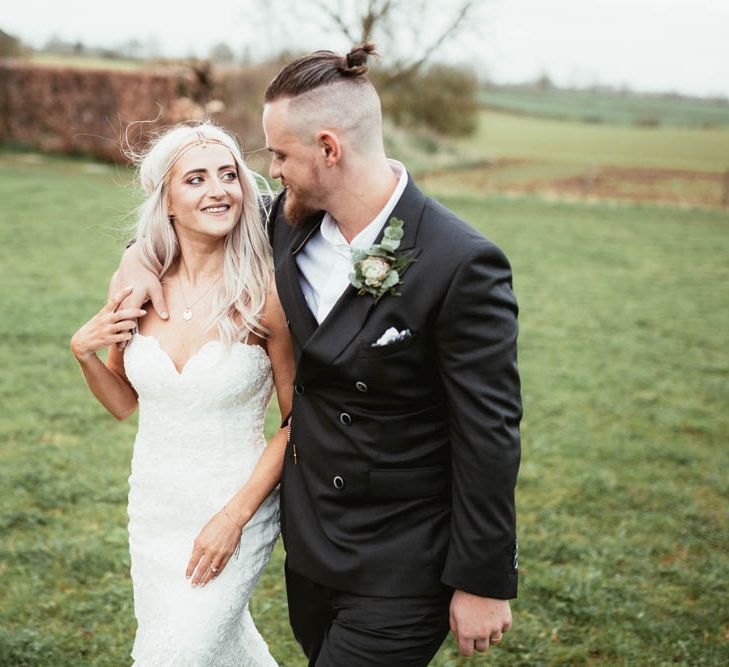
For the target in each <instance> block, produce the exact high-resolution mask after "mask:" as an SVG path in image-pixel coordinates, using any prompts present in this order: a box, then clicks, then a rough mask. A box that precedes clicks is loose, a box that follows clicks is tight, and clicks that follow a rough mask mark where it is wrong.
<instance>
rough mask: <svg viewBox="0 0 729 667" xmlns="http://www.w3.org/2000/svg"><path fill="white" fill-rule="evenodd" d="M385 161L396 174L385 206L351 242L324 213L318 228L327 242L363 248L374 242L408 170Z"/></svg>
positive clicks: (406, 176) (338, 245) (399, 164)
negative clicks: (393, 187)
mask: <svg viewBox="0 0 729 667" xmlns="http://www.w3.org/2000/svg"><path fill="white" fill-rule="evenodd" d="M387 162H388V164H389V165H390V169H392V173H393V174H395V176H397V179H398V180H397V185H396V186H395V189H394V190H393V192H392V194H391V195H390V198H389V199H388V200H387V203H386V204H385V206H384V207H383V208H382V210H381V211H380V212H379V213H378V214H377V215H376V216H375V219H374V220H373V221H372V222H370V223H369V224H368V225H367V226H366V227H365V228H364V229H363V230H362V231H361V232H360V233H359V234H357V236H355V237H354V238H353V239H352V242H351V243H347V239H345V238H344V235H343V234H342V232H340V231H339V226H338V225H337V221H336V220H335V219H334V218H333V217H332V216H331V215H329V213H325V214H324V218H323V219H322V222H321V227H320V228H319V230H320V232H321V235H322V237H323V238H324V240H325V241H327V243H330V244H331V245H333V246H335V247H345V248H350V247H351V248H357V249H358V250H363V249H365V248H369V247H370V246H371V245H372V244H373V243H374V242H375V239H376V238H377V235H378V234H379V233H380V232H381V231H382V228H383V227H384V226H385V222H387V219H388V218H389V216H390V213H392V211H393V209H394V208H395V205H396V204H397V202H398V200H399V199H400V197H401V196H402V193H403V191H404V190H405V187H406V186H407V184H408V172H407V169H405V165H403V164H402V162H398V161H397V160H388V161H387Z"/></svg>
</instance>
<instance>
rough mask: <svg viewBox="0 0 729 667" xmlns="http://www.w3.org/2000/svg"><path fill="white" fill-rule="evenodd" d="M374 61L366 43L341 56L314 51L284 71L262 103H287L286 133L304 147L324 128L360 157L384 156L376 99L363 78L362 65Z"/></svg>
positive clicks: (372, 49) (371, 48) (371, 47)
mask: <svg viewBox="0 0 729 667" xmlns="http://www.w3.org/2000/svg"><path fill="white" fill-rule="evenodd" d="M376 55H378V54H377V50H376V48H375V45H374V44H371V43H369V42H367V43H365V44H361V45H360V46H357V47H355V48H354V49H352V50H351V51H350V52H349V53H347V54H346V55H344V56H342V55H339V54H337V53H334V52H333V51H314V52H313V53H310V54H309V55H306V56H302V57H301V58H297V59H296V60H294V61H292V62H290V63H289V64H288V65H286V67H284V68H283V69H282V70H281V71H280V72H279V73H278V74H277V75H276V78H275V79H274V80H273V81H272V82H271V84H270V85H269V86H268V89H267V90H266V93H265V96H264V101H265V103H266V104H269V103H272V102H276V101H277V100H281V99H289V100H290V107H289V109H290V113H289V128H288V129H289V130H290V131H292V132H293V133H295V134H296V135H297V136H298V137H299V138H300V139H301V140H302V141H303V142H305V143H307V142H310V141H313V140H314V137H315V135H316V132H318V131H319V130H320V129H321V128H326V129H332V130H338V131H339V132H340V133H343V134H345V135H347V136H348V137H349V138H350V140H351V145H352V146H353V147H354V148H355V149H356V150H358V151H359V152H361V153H369V152H371V151H373V150H380V151H384V147H383V141H382V108H381V105H380V97H379V95H378V94H377V91H376V90H375V87H374V86H373V85H372V82H371V81H370V80H369V79H368V78H367V71H368V70H369V67H368V65H367V59H368V58H369V57H370V56H376Z"/></svg>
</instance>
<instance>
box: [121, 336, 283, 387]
mask: <svg viewBox="0 0 729 667" xmlns="http://www.w3.org/2000/svg"><path fill="white" fill-rule="evenodd" d="M134 337H136V338H147V339H149V340H152V341H154V343H155V344H156V346H157V348H158V349H159V351H160V352H161V353H162V354H163V355H164V356H165V357H166V358H167V361H169V363H170V366H171V367H172V370H173V371H174V373H175V375H177V377H178V378H181V377H182V376H183V375H184V374H185V370H186V369H187V367H188V366H189V365H190V362H191V361H192V360H193V359H194V358H195V357H198V356H199V355H200V353H201V352H202V351H203V350H204V349H205V348H206V347H208V346H209V345H211V344H213V343H220V344H221V345H225V344H226V343H224V342H223V341H222V340H220V339H219V338H213V340H209V341H206V342H205V343H203V344H202V345H201V346H200V347H199V348H197V350H195V352H193V353H192V354H191V355H190V356H189V357H188V358H187V360H186V361H185V363H184V364H183V365H182V369H181V370H177V366H176V365H175V362H174V361H173V360H172V357H171V356H170V354H169V352H167V350H165V349H164V348H163V347H162V343H160V342H159V339H158V338H157V336H147V335H145V334H141V333H139V332H135V333H134V335H133V338H134ZM231 345H240V346H242V347H257V348H258V349H259V350H261V351H262V352H263V354H264V356H265V358H266V359H268V361H269V363H270V361H271V360H270V358H269V356H268V353H267V352H266V350H264V349H263V346H262V345H251V344H250V343H244V342H242V341H239V340H236V341H234V342H233V343H231Z"/></svg>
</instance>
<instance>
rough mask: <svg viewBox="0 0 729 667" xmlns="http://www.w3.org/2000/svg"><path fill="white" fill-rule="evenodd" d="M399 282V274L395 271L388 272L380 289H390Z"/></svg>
mask: <svg viewBox="0 0 729 667" xmlns="http://www.w3.org/2000/svg"><path fill="white" fill-rule="evenodd" d="M399 282H400V274H399V273H398V272H397V271H390V273H388V274H387V276H386V277H385V279H384V280H383V281H382V289H383V290H386V289H390V288H391V287H394V286H395V285H397V284H398V283H399Z"/></svg>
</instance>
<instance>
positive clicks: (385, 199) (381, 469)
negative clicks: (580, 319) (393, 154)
mask: <svg viewBox="0 0 729 667" xmlns="http://www.w3.org/2000/svg"><path fill="white" fill-rule="evenodd" d="M373 51H374V47H372V46H371V45H364V46H362V47H359V48H357V49H354V50H353V51H352V52H350V53H349V54H347V56H343V57H341V56H338V55H336V54H334V53H331V52H328V51H319V52H316V53H313V54H310V55H308V56H305V57H303V58H299V59H298V60H295V61H294V62H292V63H290V64H289V65H287V66H286V67H285V68H284V69H283V70H282V71H281V72H280V73H279V74H278V76H277V77H276V78H275V79H274V81H273V82H272V83H271V85H270V86H269V88H268V90H267V91H266V97H265V105H264V110H263V125H264V130H265V133H266V141H267V146H268V149H269V150H270V151H271V153H272V162H271V176H272V177H273V178H277V179H280V181H281V183H282V185H283V186H284V191H283V193H282V194H281V195H280V196H279V197H278V198H277V199H276V200H275V201H274V204H273V210H272V212H271V216H270V219H269V223H268V230H269V234H270V239H271V244H272V246H273V249H274V257H275V265H276V284H277V288H278V292H279V297H280V299H281V303H282V304H283V307H284V310H285V312H286V316H287V318H288V323H289V327H290V331H291V337H292V341H293V347H294V353H295V357H296V364H297V372H296V379H295V385H294V403H293V411H292V419H291V438H290V443H289V445H288V448H287V452H286V459H285V462H284V469H283V476H282V481H281V503H282V533H283V538H284V544H285V547H286V552H287V562H286V583H287V592H288V601H289V614H290V619H291V624H292V627H293V630H294V634H295V636H296V638H297V640H298V641H299V642H300V643H301V645H302V647H303V649H304V651H305V653H306V655H307V656H308V658H309V661H310V662H309V664H310V665H316V666H317V667H357V666H360V665H361V666H364V665H372V666H387V667H389V666H392V667H401V666H405V665H413V666H422V665H427V664H428V662H429V661H430V659H431V658H432V657H433V655H434V654H435V653H436V652H437V650H438V648H439V646H440V645H441V643H442V642H443V640H444V638H445V636H446V635H447V633H448V630H449V628H450V630H451V631H452V632H453V633H454V635H455V637H456V639H457V641H458V645H459V649H460V651H461V652H462V653H463V654H464V655H471V654H472V653H473V652H474V651H485V650H487V649H488V647H489V646H490V645H493V644H497V643H499V642H500V641H501V640H502V634H503V633H504V632H506V631H507V630H508V629H509V627H510V625H511V612H510V609H509V602H508V600H509V598H513V597H515V595H516V587H517V543H516V534H515V508H514V486H515V483H516V475H517V469H518V465H519V452H520V449H519V420H520V417H521V400H520V390H519V376H518V372H517V365H516V339H517V306H516V302H515V299H514V294H513V292H512V288H511V271H510V267H509V263H508V261H507V259H506V257H505V256H504V255H503V253H502V252H501V251H500V250H499V249H498V248H497V247H496V246H495V245H493V244H492V243H491V242H489V241H487V240H486V239H485V238H484V237H483V236H481V235H480V234H479V233H478V232H476V231H475V230H474V229H473V228H471V227H469V226H468V225H467V224H466V223H464V222H463V221H461V220H460V219H459V218H458V217H456V215H455V214H454V213H453V212H451V211H449V210H448V209H446V208H444V207H443V206H441V205H440V204H438V203H437V202H436V201H434V200H432V199H430V198H428V197H426V196H425V195H424V194H423V193H422V192H421V191H420V190H419V189H418V188H417V187H416V185H415V184H414V182H413V180H412V178H411V177H410V176H409V174H408V173H407V171H406V170H405V168H404V167H403V165H402V164H400V163H398V162H395V161H393V160H388V159H387V158H386V156H385V151H384V147H383V140H382V126H381V122H382V120H381V110H380V101H379V97H378V95H377V92H376V91H375V89H374V87H373V86H372V84H371V83H370V82H369V80H368V79H367V77H366V72H367V64H366V63H367V58H368V56H369V55H370V54H372V53H373ZM374 244H378V247H377V248H375V249H374V250H371V246H373V245H374ZM368 249H369V250H370V252H367V251H368ZM352 251H362V253H363V254H362V255H360V256H359V261H358V262H357V266H355V264H354V261H353V259H352ZM394 267H400V271H399V272H398V273H397V274H395V273H394V272H393V271H394ZM351 274H354V275H353V278H354V280H355V281H357V287H355V286H353V285H351V284H350V275H351ZM158 301H159V297H156V300H155V306H158V307H159V308H160V309H164V308H163V304H162V303H161V301H160V302H159V303H158Z"/></svg>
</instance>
